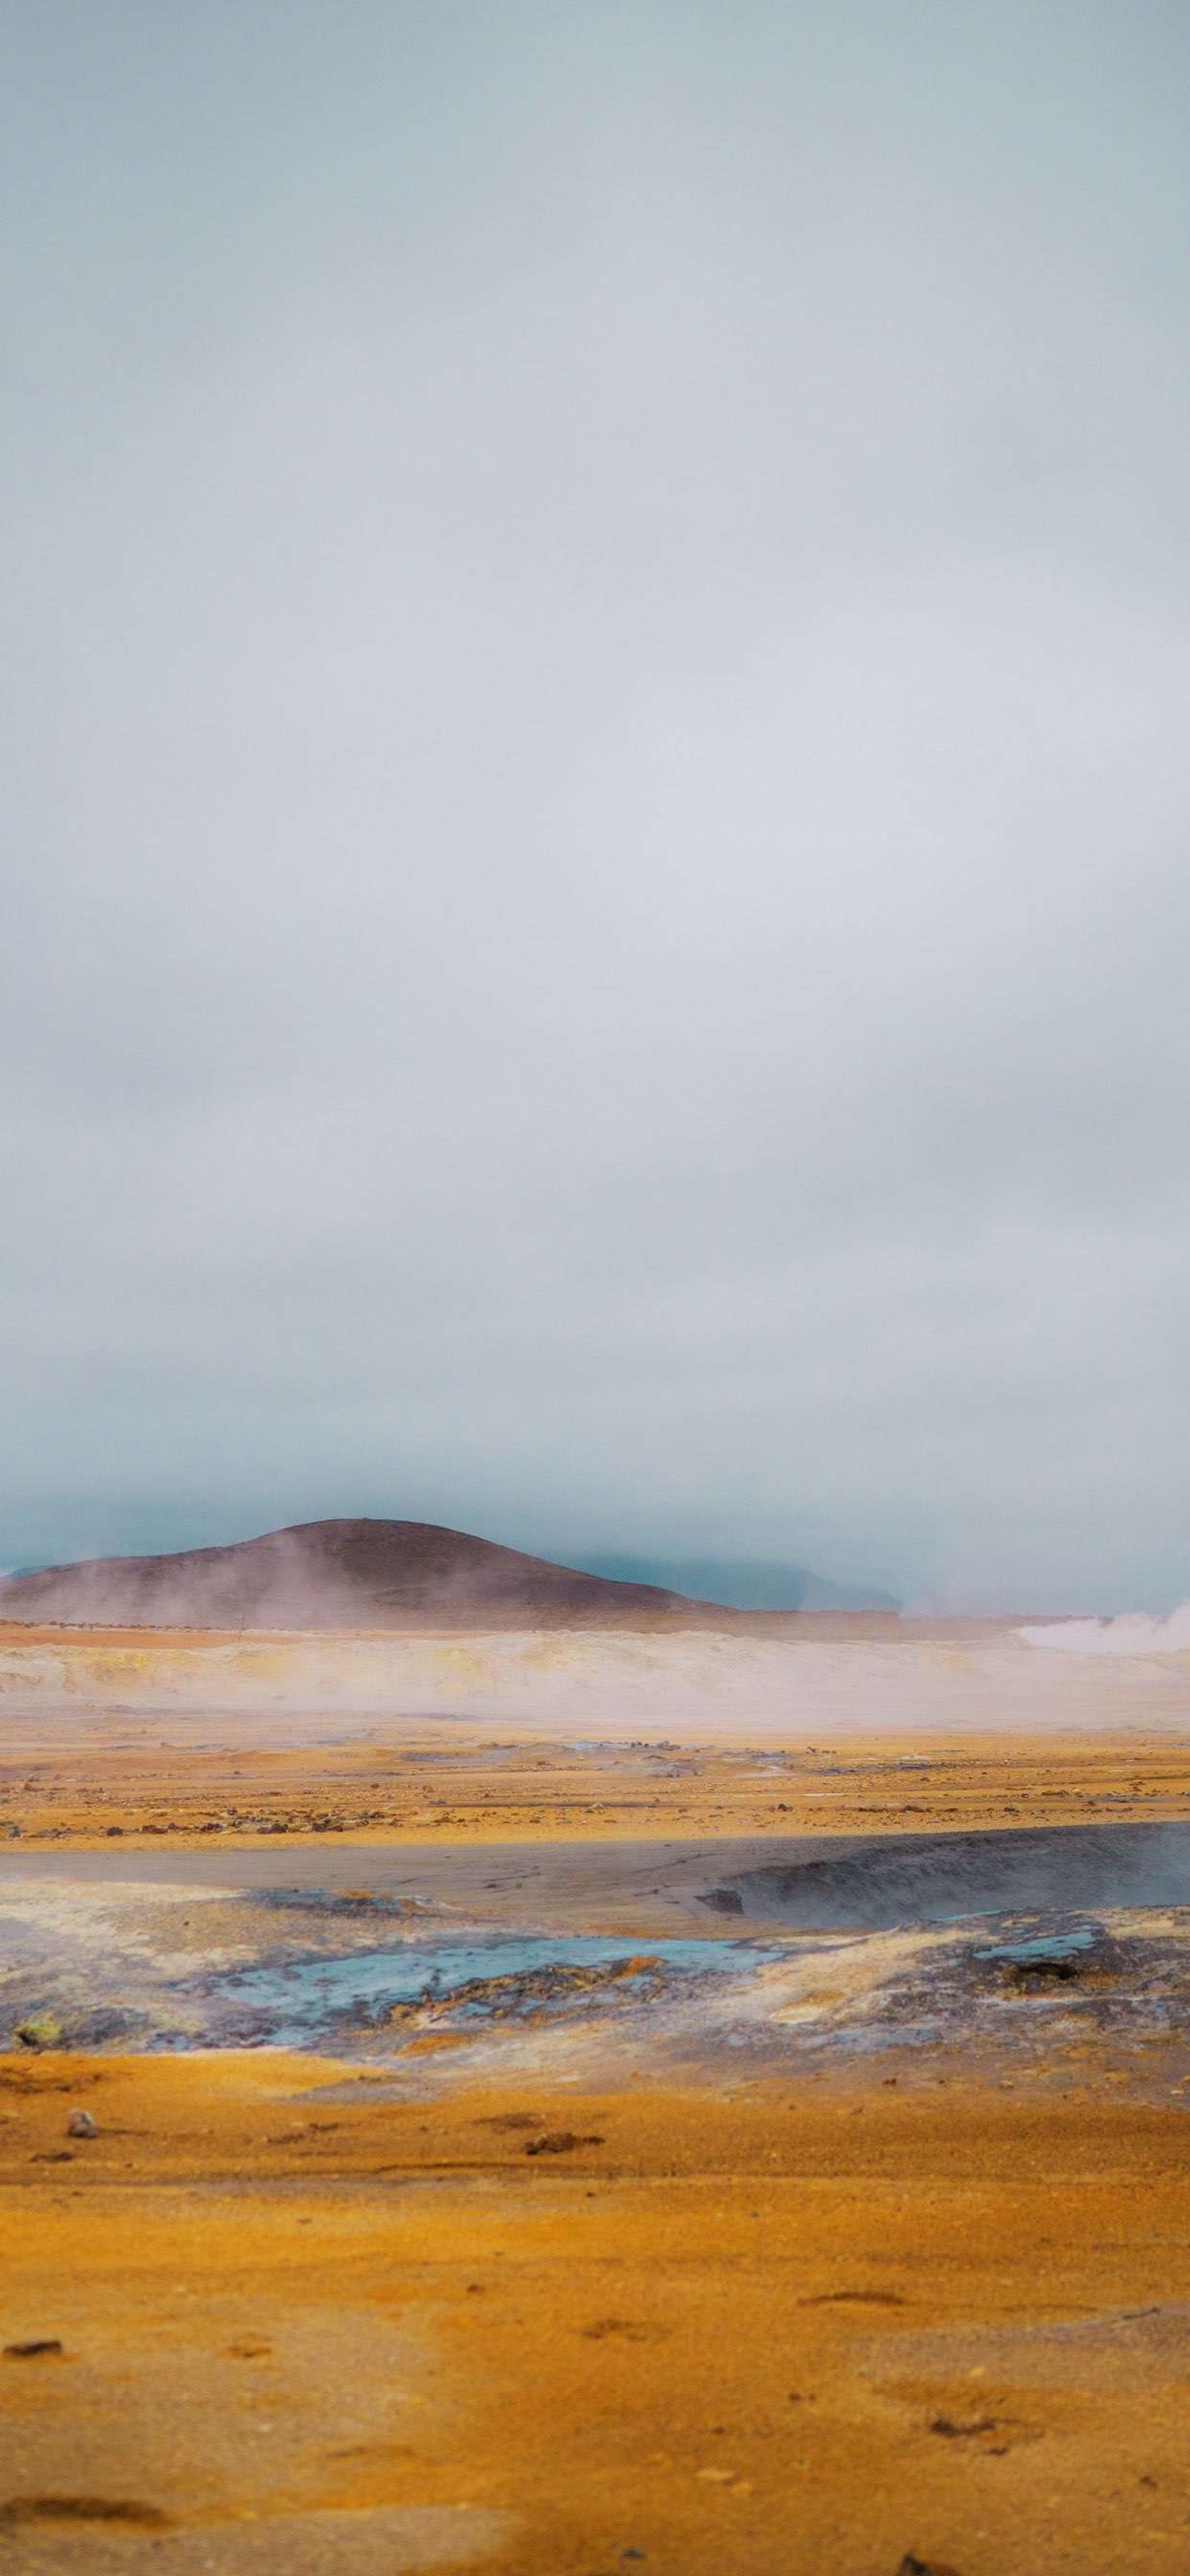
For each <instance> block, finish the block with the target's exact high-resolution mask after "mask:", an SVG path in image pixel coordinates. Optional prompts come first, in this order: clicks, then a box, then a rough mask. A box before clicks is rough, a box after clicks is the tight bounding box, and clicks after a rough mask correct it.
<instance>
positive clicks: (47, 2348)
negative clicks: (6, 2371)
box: [4, 2335, 62, 2361]
mask: <svg viewBox="0 0 1190 2576" xmlns="http://www.w3.org/2000/svg"><path fill="white" fill-rule="evenodd" d="M61 2350H62V2346H61V2343H60V2342H59V2339H58V2337H57V2335H34V2336H33V2337H32V2339H31V2341H30V2342H28V2343H6V2344H5V2347H4V2358H5V2360H6V2361H45V2360H47V2359H48V2358H49V2357H50V2356H51V2355H52V2354H53V2353H56V2352H61Z"/></svg>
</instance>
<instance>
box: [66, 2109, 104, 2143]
mask: <svg viewBox="0 0 1190 2576" xmlns="http://www.w3.org/2000/svg"><path fill="white" fill-rule="evenodd" d="M66 2135H67V2137H68V2138H97V2137H98V2135H99V2131H98V2129H97V2128H96V2126H95V2122H94V2120H93V2119H92V2117H91V2114H90V2112H89V2111H72V2112H71V2114H70V2118H69V2119H68V2121H67V2123H66Z"/></svg>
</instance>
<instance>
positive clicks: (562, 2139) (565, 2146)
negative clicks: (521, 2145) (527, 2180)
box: [525, 2129, 603, 2156]
mask: <svg viewBox="0 0 1190 2576" xmlns="http://www.w3.org/2000/svg"><path fill="white" fill-rule="evenodd" d="M602 2145H603V2140H602V2138H597V2137H594V2136H593V2135H587V2136H586V2137H579V2135H578V2133H577V2131H576V2130H574V2129H551V2130H549V2132H548V2133H547V2135H546V2136H545V2137H544V2138H530V2139H529V2142H528V2144H527V2146H526V2148H525V2154H526V2155H527V2156H569V2155H572V2154H573V2152H574V2149H575V2148H576V2147H601V2146H602Z"/></svg>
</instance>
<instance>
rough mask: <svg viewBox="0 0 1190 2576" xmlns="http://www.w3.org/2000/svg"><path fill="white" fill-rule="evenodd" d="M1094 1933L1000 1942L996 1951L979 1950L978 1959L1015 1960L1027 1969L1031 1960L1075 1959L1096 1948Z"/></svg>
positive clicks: (1075, 1933) (1042, 1935)
mask: <svg viewBox="0 0 1190 2576" xmlns="http://www.w3.org/2000/svg"><path fill="white" fill-rule="evenodd" d="M1094 1941H1095V1935H1094V1933H1093V1932H1081V1931H1080V1932H1051V1933H1049V1934H1046V1933H1044V1932H1043V1933H1040V1934H1039V1935H1038V1937H1037V1938H1036V1939H1035V1940H1031V1941H1000V1942H998V1943H997V1945H996V1948H995V1949H994V1950H977V1951H976V1953H975V1956H976V1958H977V1959H1015V1960H1018V1961H1019V1962H1020V1964H1021V1965H1022V1966H1023V1967H1027V1966H1028V1964H1029V1961H1030V1959H1073V1958H1076V1957H1077V1955H1078V1952H1079V1951H1080V1950H1090V1949H1092V1948H1093V1946H1094Z"/></svg>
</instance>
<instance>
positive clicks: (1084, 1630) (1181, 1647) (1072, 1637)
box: [1017, 1601, 1190, 1655]
mask: <svg viewBox="0 0 1190 2576" xmlns="http://www.w3.org/2000/svg"><path fill="white" fill-rule="evenodd" d="M1017 1634H1018V1636H1021V1637H1023V1638H1024V1639H1025V1641H1026V1644H1028V1645H1030V1646H1048V1647H1049V1648H1050V1649H1051V1651H1052V1652H1054V1653H1057V1654H1061V1655H1185V1654H1190V1601H1183V1603H1182V1604H1181V1607H1180V1609H1177V1610H1171V1611H1170V1614H1169V1617H1168V1618H1167V1619H1151V1618H1149V1617H1148V1616H1147V1614H1146V1613H1145V1612H1144V1611H1142V1610H1130V1611H1126V1612H1124V1613H1123V1614H1122V1615H1121V1616H1120V1617H1119V1618H1118V1619H1063V1620H1062V1621H1061V1622H1060V1623H1059V1624H1058V1625H1057V1626H1054V1627H1050V1626H1048V1625H1047V1626H1045V1627H1042V1628H1020V1629H1018V1631H1017Z"/></svg>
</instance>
